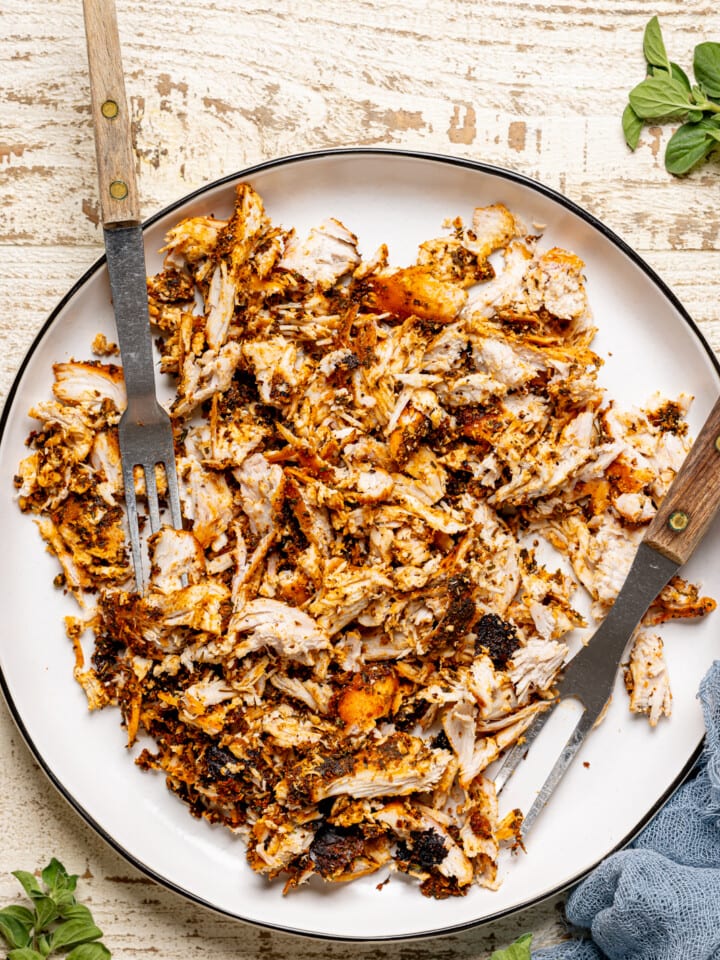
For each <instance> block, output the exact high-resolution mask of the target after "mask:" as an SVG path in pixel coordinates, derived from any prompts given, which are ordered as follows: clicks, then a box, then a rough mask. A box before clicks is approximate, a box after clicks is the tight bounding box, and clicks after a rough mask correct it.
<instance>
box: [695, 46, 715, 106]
mask: <svg viewBox="0 0 720 960" xmlns="http://www.w3.org/2000/svg"><path fill="white" fill-rule="evenodd" d="M693 70H694V72H695V79H696V80H697V82H698V83H699V84H700V86H701V87H702V90H703V92H704V93H705V94H707V95H708V96H710V97H720V43H712V42H708V43H699V44H698V45H697V46H696V47H695V53H694V56H693Z"/></svg>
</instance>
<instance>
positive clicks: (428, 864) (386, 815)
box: [373, 801, 473, 887]
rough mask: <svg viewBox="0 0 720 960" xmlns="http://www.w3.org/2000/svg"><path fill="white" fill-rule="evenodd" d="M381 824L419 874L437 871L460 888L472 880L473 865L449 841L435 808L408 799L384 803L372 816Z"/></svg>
mask: <svg viewBox="0 0 720 960" xmlns="http://www.w3.org/2000/svg"><path fill="white" fill-rule="evenodd" d="M373 819H374V820H375V821H377V822H378V823H382V824H385V825H386V826H387V827H389V828H390V829H391V830H392V831H393V833H395V835H396V836H397V837H399V838H400V840H402V841H404V844H405V849H407V850H408V855H407V861H408V862H409V863H411V864H413V866H414V867H415V869H417V868H419V871H420V875H421V876H428V875H429V873H430V872H434V870H437V871H438V872H439V873H441V874H442V876H444V877H448V878H452V879H453V880H455V881H456V882H457V884H458V886H460V887H465V886H467V885H468V884H470V883H472V880H473V868H472V864H471V863H470V861H469V860H468V858H467V857H466V856H465V854H464V853H463V850H462V848H461V847H460V846H458V844H457V843H456V842H455V840H453V838H452V836H451V835H450V834H449V833H448V831H447V829H446V827H445V825H444V824H443V823H442V821H441V819H440V817H439V816H438V815H437V813H436V811H434V810H430V809H428V808H427V807H424V806H420V805H419V804H417V805H416V804H411V803H409V802H408V801H405V802H402V803H400V802H397V801H396V802H394V803H388V804H386V806H385V807H383V808H382V810H380V811H378V813H376V814H375V816H374V817H373Z"/></svg>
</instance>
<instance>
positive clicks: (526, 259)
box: [461, 240, 533, 323]
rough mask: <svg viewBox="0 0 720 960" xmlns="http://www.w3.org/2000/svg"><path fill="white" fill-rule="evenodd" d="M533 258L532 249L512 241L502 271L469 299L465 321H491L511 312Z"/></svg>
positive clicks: (475, 291)
mask: <svg viewBox="0 0 720 960" xmlns="http://www.w3.org/2000/svg"><path fill="white" fill-rule="evenodd" d="M532 257H533V251H532V249H531V248H530V247H529V246H528V245H527V244H526V243H524V242H522V241H520V240H513V241H511V242H510V243H509V245H508V246H507V247H506V248H505V251H504V254H503V269H502V270H501V271H500V272H499V273H498V274H497V275H496V276H495V278H494V279H492V280H489V281H488V282H487V283H483V284H480V286H479V287H477V289H476V290H474V291H473V292H472V294H471V295H470V296H469V297H468V300H467V303H466V304H465V306H464V307H463V311H462V315H461V316H462V317H463V318H464V319H467V320H468V321H469V322H470V323H472V322H474V321H476V320H483V319H486V318H488V317H492V316H493V315H494V314H496V313H499V312H501V311H502V310H505V309H508V308H510V307H511V306H512V305H513V304H514V301H515V298H516V296H517V291H518V289H519V288H521V286H522V281H523V277H524V276H525V273H526V271H527V269H528V265H529V264H530V262H531V260H532Z"/></svg>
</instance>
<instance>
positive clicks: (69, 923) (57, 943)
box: [50, 920, 102, 950]
mask: <svg viewBox="0 0 720 960" xmlns="http://www.w3.org/2000/svg"><path fill="white" fill-rule="evenodd" d="M101 936H102V930H100V929H99V928H98V927H96V926H95V924H94V923H88V921H87V920H66V921H65V922H64V923H61V924H60V925H59V926H57V927H55V929H54V930H53V932H52V936H51V937H50V946H51V948H52V949H53V950H57V949H59V948H60V947H68V946H70V945H71V944H75V943H86V942H87V941H88V940H98V939H99V938H100V937H101Z"/></svg>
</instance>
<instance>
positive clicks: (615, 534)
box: [544, 514, 642, 608]
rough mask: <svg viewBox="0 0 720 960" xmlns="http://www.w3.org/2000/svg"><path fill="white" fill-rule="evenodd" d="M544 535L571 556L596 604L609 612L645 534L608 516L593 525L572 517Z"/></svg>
mask: <svg viewBox="0 0 720 960" xmlns="http://www.w3.org/2000/svg"><path fill="white" fill-rule="evenodd" d="M544 532H545V536H546V537H547V539H548V540H549V541H550V543H551V544H552V545H553V546H554V547H556V548H557V549H558V550H561V551H563V552H565V553H567V555H568V556H569V558H570V562H571V563H572V566H573V570H574V571H575V574H576V576H577V578H578V579H579V580H580V582H581V583H582V585H583V586H584V587H585V589H586V590H587V591H588V593H589V594H590V595H591V597H592V598H593V600H596V601H598V602H599V604H600V605H601V607H605V608H606V607H607V605H608V604H609V603H611V602H612V601H613V600H614V599H615V597H616V596H617V595H618V593H619V592H620V588H621V587H622V585H623V583H624V582H625V578H626V577H627V574H628V571H629V570H630V565H631V564H632V561H633V558H634V556H635V553H636V552H637V545H638V542H639V539H640V537H641V536H642V534H641V533H640V534H638V532H637V531H635V530H633V529H628V528H627V527H623V526H621V525H620V523H619V522H618V521H617V520H616V519H615V518H614V517H612V516H611V515H607V514H606V515H603V516H600V517H595V518H593V520H592V521H591V523H590V524H586V523H585V522H584V521H583V520H582V519H581V518H580V517H578V516H574V515H572V514H571V515H569V516H566V517H563V518H561V519H559V520H557V521H553V522H552V523H551V524H550V525H549V526H548V527H547V528H546V529H545V531H544Z"/></svg>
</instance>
